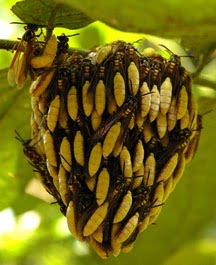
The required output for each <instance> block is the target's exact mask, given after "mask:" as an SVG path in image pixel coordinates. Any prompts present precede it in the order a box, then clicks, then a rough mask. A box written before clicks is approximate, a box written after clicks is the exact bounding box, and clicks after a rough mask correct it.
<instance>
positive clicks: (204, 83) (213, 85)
mask: <svg viewBox="0 0 216 265" xmlns="http://www.w3.org/2000/svg"><path fill="white" fill-rule="evenodd" d="M194 84H195V85H199V86H205V87H209V88H212V89H215V90H216V82H214V81H211V80H207V79H205V78H199V77H198V78H196V79H195V81H194Z"/></svg>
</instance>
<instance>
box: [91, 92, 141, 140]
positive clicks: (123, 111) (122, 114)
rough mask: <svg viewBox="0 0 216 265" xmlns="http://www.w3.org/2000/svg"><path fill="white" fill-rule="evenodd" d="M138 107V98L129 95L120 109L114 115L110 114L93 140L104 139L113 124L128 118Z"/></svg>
mask: <svg viewBox="0 0 216 265" xmlns="http://www.w3.org/2000/svg"><path fill="white" fill-rule="evenodd" d="M136 107H137V99H136V98H135V97H133V96H130V97H128V100H127V101H126V102H125V103H124V104H123V105H122V106H121V107H120V108H119V109H118V111H117V112H116V113H114V115H112V116H110V118H108V120H107V121H106V123H105V124H103V125H102V126H101V127H100V128H99V129H98V130H97V131H96V132H95V134H94V135H93V136H92V140H100V139H103V137H104V136H105V134H106V133H107V132H108V130H109V129H110V128H111V127H112V125H113V124H115V123H116V122H118V121H119V120H120V119H121V118H126V117H127V116H128V115H129V114H130V113H132V112H133V111H135V109H136Z"/></svg>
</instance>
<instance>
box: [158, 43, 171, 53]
mask: <svg viewBox="0 0 216 265" xmlns="http://www.w3.org/2000/svg"><path fill="white" fill-rule="evenodd" d="M159 46H161V47H163V48H165V49H166V50H167V51H168V52H169V53H170V54H174V53H173V52H172V51H171V50H170V49H169V48H167V47H166V46H165V45H163V44H159Z"/></svg>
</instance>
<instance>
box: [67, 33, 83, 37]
mask: <svg viewBox="0 0 216 265" xmlns="http://www.w3.org/2000/svg"><path fill="white" fill-rule="evenodd" d="M78 35H80V33H75V34H72V35H66V37H74V36H78Z"/></svg>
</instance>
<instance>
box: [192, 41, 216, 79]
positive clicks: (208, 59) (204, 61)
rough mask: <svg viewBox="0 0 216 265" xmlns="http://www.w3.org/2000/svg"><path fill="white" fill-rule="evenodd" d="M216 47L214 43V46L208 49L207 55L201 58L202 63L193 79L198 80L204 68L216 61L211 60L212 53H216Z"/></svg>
mask: <svg viewBox="0 0 216 265" xmlns="http://www.w3.org/2000/svg"><path fill="white" fill-rule="evenodd" d="M215 47H216V44H215V43H212V44H211V45H210V46H209V47H208V48H207V49H206V51H205V53H204V54H202V57H201V59H200V63H199V65H198V67H197V69H196V72H194V73H193V74H192V77H193V78H197V77H198V76H199V75H200V73H201V72H202V70H203V68H204V67H205V66H206V65H207V64H208V63H210V62H211V60H212V59H214V58H211V55H212V53H213V52H214V50H215Z"/></svg>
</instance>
